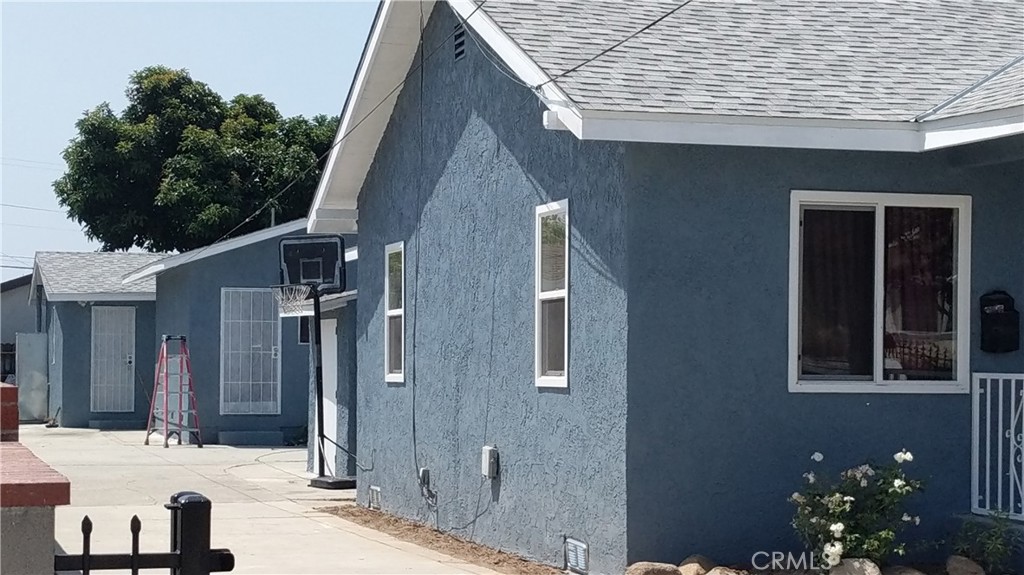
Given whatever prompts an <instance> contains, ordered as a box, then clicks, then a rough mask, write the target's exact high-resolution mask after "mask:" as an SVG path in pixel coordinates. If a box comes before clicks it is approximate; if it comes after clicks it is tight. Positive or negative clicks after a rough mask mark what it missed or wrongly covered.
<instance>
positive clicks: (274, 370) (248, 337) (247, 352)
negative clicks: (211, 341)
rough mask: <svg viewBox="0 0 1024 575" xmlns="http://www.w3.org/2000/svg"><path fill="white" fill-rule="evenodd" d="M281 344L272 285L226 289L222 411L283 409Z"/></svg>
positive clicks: (222, 331) (273, 412) (222, 295)
mask: <svg viewBox="0 0 1024 575" xmlns="http://www.w3.org/2000/svg"><path fill="white" fill-rule="evenodd" d="M280 345H281V328H280V319H279V318H278V316H277V301H276V300H275V299H274V293H273V291H272V290H270V289H264V288H222V289H221V292H220V412H221V414H222V415H277V414H279V413H281V401H280V398H281V385H280V382H281V357H280V355H281V354H280V353H279V349H280Z"/></svg>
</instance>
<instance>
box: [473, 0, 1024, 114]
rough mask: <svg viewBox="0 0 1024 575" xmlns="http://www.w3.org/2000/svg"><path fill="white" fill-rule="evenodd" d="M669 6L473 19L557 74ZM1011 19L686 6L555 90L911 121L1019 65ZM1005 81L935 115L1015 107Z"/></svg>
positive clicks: (1020, 15) (808, 2)
mask: <svg viewBox="0 0 1024 575" xmlns="http://www.w3.org/2000/svg"><path fill="white" fill-rule="evenodd" d="M680 1H681V0H680ZM678 4H679V2H677V1H673V0H630V1H622V0H557V1H551V0H512V1H509V0H490V1H488V2H487V3H486V4H484V5H483V8H482V9H483V10H484V11H485V12H486V13H487V14H488V15H489V16H490V17H491V18H492V19H494V21H495V22H496V23H497V24H498V25H499V26H501V27H502V29H503V30H504V31H505V32H506V33H507V34H508V35H509V36H510V37H511V38H512V39H513V40H514V41H515V42H516V43H517V44H519V46H520V47H521V48H522V49H523V50H525V51H526V53H527V54H528V55H529V56H530V57H531V58H532V59H534V61H536V62H537V63H538V65H540V66H541V67H542V68H543V69H544V71H545V72H547V73H548V74H549V75H552V76H556V75H558V74H559V73H562V72H564V71H566V70H568V69H570V68H572V67H573V66H575V65H577V64H579V63H580V62H583V61H584V60H586V59H587V58H589V57H591V56H593V55H595V54H597V53H598V52H600V51H601V50H602V49H604V48H606V47H608V46H610V45H612V44H614V43H615V42H617V41H619V40H621V39H623V38H625V37H627V36H628V35H629V34H630V33H632V32H635V31H636V30H638V29H640V28H641V27H643V26H644V25H646V24H648V23H649V22H651V21H653V20H655V19H657V18H658V17H660V16H662V15H664V14H665V13H667V12H668V11H669V10H671V9H672V8H673V7H674V6H677V5H678ZM1022 22H1024V2H1021V1H1019V0H868V1H864V0H860V1H851V0H693V1H692V2H691V3H690V4H688V5H686V6H685V7H683V8H681V9H680V10H679V11H678V12H676V13H675V14H673V15H672V16H669V17H668V18H666V19H665V20H663V21H662V22H660V23H658V24H656V25H655V26H654V27H652V28H651V29H649V30H647V31H645V32H643V33H641V34H639V35H638V36H637V37H635V38H633V39H631V40H629V41H628V42H626V43H625V44H623V45H622V46H620V47H619V48H617V49H615V50H613V51H611V52H609V53H608V54H605V55H604V56H602V57H600V58H599V59H597V60H595V61H594V62H591V63H589V64H587V65H586V66H585V67H583V68H581V69H580V70H578V71H576V72H573V73H572V74H570V75H568V76H566V77H564V78H560V79H557V80H556V81H555V83H556V84H557V85H558V86H559V87H561V88H562V89H563V90H564V91H565V92H566V94H567V95H568V96H569V97H570V98H571V99H572V100H573V101H574V102H575V103H576V104H577V105H578V106H580V108H582V109H584V110H600V111H611V112H670V113H681V114H705V115H709V114H713V115H726V116H732V115H734V116H768V117H789V118H835V119H856V120H885V121H910V120H913V119H914V118H915V117H917V116H919V115H921V114H923V113H925V112H927V111H928V110H931V109H932V108H934V107H936V106H938V105H940V104H942V103H943V102H945V101H947V100H949V99H950V98H952V97H953V96H955V95H956V94H958V93H959V92H961V91H963V90H964V89H966V88H968V87H970V86H971V85H973V84H975V83H976V82H978V81H979V80H981V79H983V78H985V77H987V76H989V75H990V74H992V73H993V72H994V71H996V70H998V69H999V68H1000V67H1001V66H1004V65H1006V64H1007V63H1009V62H1010V61H1011V60H1013V59H1014V58H1015V57H1017V56H1020V55H1021V54H1024V24H1022ZM1016 70H1017V72H1016V73H1009V72H1010V71H1009V70H1008V71H1007V72H1008V73H1007V74H1005V75H1000V77H999V78H998V80H999V82H998V83H996V84H993V85H992V86H990V87H988V88H986V89H979V90H976V91H975V92H974V93H973V94H972V95H971V97H970V98H964V99H963V100H962V101H960V102H959V103H958V104H956V105H955V106H953V105H951V106H949V107H947V108H946V110H945V113H944V114H943V115H942V117H948V116H949V115H957V114H960V113H971V112H977V111H985V110H998V109H1005V108H1007V107H1010V106H1014V105H1021V104H1022V103H1024V102H1022V98H1021V95H1022V94H1024V77H1022V75H1021V72H1020V68H1019V67H1018V68H1016ZM993 80H996V78H994V79H993ZM938 116H939V115H936V116H935V117H938Z"/></svg>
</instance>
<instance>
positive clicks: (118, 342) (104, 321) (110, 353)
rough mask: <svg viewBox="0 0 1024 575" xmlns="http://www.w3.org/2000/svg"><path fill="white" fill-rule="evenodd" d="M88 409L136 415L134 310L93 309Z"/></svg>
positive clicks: (107, 307)
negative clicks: (134, 413)
mask: <svg viewBox="0 0 1024 575" xmlns="http://www.w3.org/2000/svg"><path fill="white" fill-rule="evenodd" d="M91 363H92V370H91V374H90V383H91V385H90V394H89V395H90V401H89V408H90V410H91V411H95V412H131V411H135V308H133V307H113V306H94V307H93V308H92V361H91Z"/></svg>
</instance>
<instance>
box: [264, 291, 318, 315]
mask: <svg viewBox="0 0 1024 575" xmlns="http://www.w3.org/2000/svg"><path fill="white" fill-rule="evenodd" d="M273 289H274V298H275V299H276V300H277V307H278V315H280V316H281V317H300V316H311V315H313V310H312V309H306V307H305V303H306V300H307V299H309V291H310V289H311V288H310V286H308V285H304V284H289V285H279V286H273Z"/></svg>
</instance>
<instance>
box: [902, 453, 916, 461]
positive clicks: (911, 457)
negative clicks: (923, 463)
mask: <svg viewBox="0 0 1024 575" xmlns="http://www.w3.org/2000/svg"><path fill="white" fill-rule="evenodd" d="M913 460H914V454H913V453H911V452H909V451H904V452H903V461H913Z"/></svg>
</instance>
